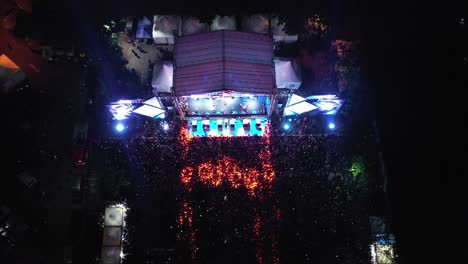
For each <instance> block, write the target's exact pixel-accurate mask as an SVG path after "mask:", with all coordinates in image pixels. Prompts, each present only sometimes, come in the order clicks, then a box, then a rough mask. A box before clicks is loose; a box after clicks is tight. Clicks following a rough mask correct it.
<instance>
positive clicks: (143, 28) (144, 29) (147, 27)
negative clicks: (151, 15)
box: [136, 17, 151, 39]
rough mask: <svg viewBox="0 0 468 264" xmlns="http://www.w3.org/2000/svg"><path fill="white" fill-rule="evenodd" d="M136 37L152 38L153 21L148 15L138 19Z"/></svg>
mask: <svg viewBox="0 0 468 264" xmlns="http://www.w3.org/2000/svg"><path fill="white" fill-rule="evenodd" d="M136 37H137V38H139V39H150V38H151V21H150V20H149V19H148V18H147V17H143V18H141V19H140V20H138V26H137V32H136Z"/></svg>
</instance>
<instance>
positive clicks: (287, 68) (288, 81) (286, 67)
mask: <svg viewBox="0 0 468 264" xmlns="http://www.w3.org/2000/svg"><path fill="white" fill-rule="evenodd" d="M274 62H275V78H276V87H277V88H288V89H298V88H299V86H301V83H302V78H301V74H300V71H299V70H298V69H295V67H294V66H295V65H294V64H293V61H292V60H291V59H287V58H276V59H275V60H274Z"/></svg>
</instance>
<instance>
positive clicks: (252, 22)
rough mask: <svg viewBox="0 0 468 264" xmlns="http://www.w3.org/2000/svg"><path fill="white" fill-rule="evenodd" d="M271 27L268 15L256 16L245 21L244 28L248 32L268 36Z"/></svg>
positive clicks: (246, 18) (248, 17)
mask: <svg viewBox="0 0 468 264" xmlns="http://www.w3.org/2000/svg"><path fill="white" fill-rule="evenodd" d="M269 27H270V21H269V18H268V15H263V14H255V15H251V16H246V17H244V19H243V28H244V30H245V31H247V32H255V33H262V34H267V33H268V29H269Z"/></svg>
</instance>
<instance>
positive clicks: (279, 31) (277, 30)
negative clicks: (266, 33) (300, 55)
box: [271, 16, 298, 43]
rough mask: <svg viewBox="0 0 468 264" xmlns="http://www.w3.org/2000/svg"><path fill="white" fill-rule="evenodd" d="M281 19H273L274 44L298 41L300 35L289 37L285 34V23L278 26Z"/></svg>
mask: <svg viewBox="0 0 468 264" xmlns="http://www.w3.org/2000/svg"><path fill="white" fill-rule="evenodd" d="M278 23H279V18H278V17H277V16H274V17H272V18H271V33H272V34H273V41H274V42H285V43H293V42H296V41H297V38H298V35H288V34H287V33H286V32H285V28H284V23H282V24H280V25H278Z"/></svg>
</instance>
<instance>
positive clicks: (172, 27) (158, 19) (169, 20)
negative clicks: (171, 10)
mask: <svg viewBox="0 0 468 264" xmlns="http://www.w3.org/2000/svg"><path fill="white" fill-rule="evenodd" d="M180 20H181V19H180V17H179V16H161V15H156V16H154V19H153V40H154V43H156V44H174V33H176V35H180V26H181V21H180Z"/></svg>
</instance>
